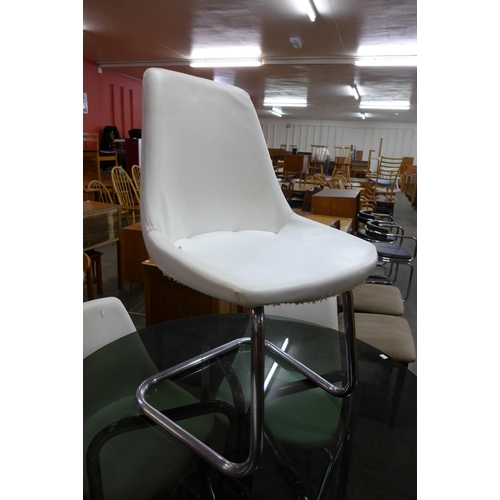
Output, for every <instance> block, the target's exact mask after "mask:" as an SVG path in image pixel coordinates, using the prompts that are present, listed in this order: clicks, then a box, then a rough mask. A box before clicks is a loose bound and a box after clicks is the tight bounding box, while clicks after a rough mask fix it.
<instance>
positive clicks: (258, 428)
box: [136, 291, 357, 477]
mask: <svg viewBox="0 0 500 500" xmlns="http://www.w3.org/2000/svg"><path fill="white" fill-rule="evenodd" d="M342 305H343V310H344V311H346V313H345V314H344V331H345V336H346V359H347V367H346V382H345V385H344V386H343V387H337V386H336V385H333V384H331V383H330V382H328V381H327V380H325V379H324V378H323V377H321V376H320V375H318V374H317V373H316V372H314V371H313V370H311V369H310V368H308V367H307V366H305V365H304V364H302V363H301V362H300V361H298V360H296V359H295V358H293V357H292V356H290V355H289V354H287V353H286V352H284V351H282V350H281V349H279V348H278V347H276V346H275V345H274V344H272V343H271V342H269V341H267V340H265V335H264V307H256V308H252V309H250V323H251V337H243V338H240V339H236V340H233V341H232V342H228V343H227V344H224V345H222V346H219V347H216V348H215V349H212V350H211V351H208V352H206V353H204V354H202V355H200V356H197V357H194V358H191V359H190V360H188V361H184V362H182V363H179V364H178V365H176V366H174V367H172V368H169V369H168V370H164V371H163V372H160V373H158V374H155V375H153V376H151V377H149V378H148V379H146V380H145V381H144V382H143V383H142V384H141V385H140V386H139V388H138V389H137V393H136V401H137V405H138V406H139V408H140V409H141V411H142V412H143V413H144V414H145V415H147V416H148V417H150V418H151V420H153V421H154V422H156V423H157V424H158V425H159V426H161V427H162V428H164V429H165V430H167V431H169V432H170V433H171V434H173V435H174V436H175V437H176V438H177V439H179V441H181V442H182V443H184V444H185V445H186V446H188V447H189V448H191V449H192V450H193V451H195V452H196V453H197V454H198V455H199V456H201V457H202V458H203V459H204V460H205V461H206V462H208V463H209V464H210V465H212V466H213V467H215V468H216V469H218V470H219V471H221V472H223V473H224V474H226V475H227V476H231V477H244V476H247V475H248V474H251V473H252V472H253V471H254V470H255V468H256V467H257V465H258V461H259V459H260V456H261V454H262V448H263V439H264V389H263V387H264V348H267V349H268V350H269V351H270V352H272V353H273V354H275V355H276V356H278V357H280V358H282V359H283V360H285V361H286V362H288V363H289V364H290V365H291V366H293V367H294V368H295V369H296V370H297V371H298V372H299V373H301V374H302V375H304V376H305V377H306V378H307V379H308V380H310V381H311V382H313V383H314V384H315V385H317V386H318V387H321V388H322V389H323V390H324V391H326V392H328V393H329V394H332V395H334V396H337V397H346V396H348V395H349V394H351V392H352V391H353V389H354V387H355V386H356V383H357V354H356V332H355V326H354V308H353V304H352V292H351V291H347V292H344V293H342ZM243 344H250V345H251V351H250V352H251V354H250V359H251V369H250V385H251V389H250V390H251V392H250V394H251V396H250V452H249V455H248V458H247V459H246V460H245V462H242V463H235V462H231V461H230V460H227V459H226V458H224V457H223V456H222V455H220V454H219V453H217V452H215V451H214V450H212V449H211V448H210V447H209V446H207V445H206V444H205V443H203V442H202V441H200V440H199V439H197V438H196V437H194V436H193V435H191V434H190V433H189V432H187V431H185V430H184V429H183V428H182V427H181V426H180V425H178V424H177V423H176V422H174V421H173V420H171V419H169V418H168V417H166V416H165V415H164V414H163V413H161V412H160V411H159V410H157V409H156V408H154V407H153V406H152V405H150V404H149V403H148V402H147V401H146V392H147V390H148V389H149V388H150V387H151V386H153V385H154V384H157V383H159V382H161V381H163V380H166V379H169V378H172V377H174V376H175V375H177V374H179V373H182V372H185V371H187V370H190V369H192V368H194V367H196V366H198V365H201V364H203V363H205V362H207V361H209V360H211V359H213V358H215V357H217V356H220V355H221V354H224V353H226V352H229V351H232V350H234V349H236V348H238V347H239V346H241V345H243Z"/></svg>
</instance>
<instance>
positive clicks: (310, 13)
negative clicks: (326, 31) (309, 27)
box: [304, 0, 316, 22]
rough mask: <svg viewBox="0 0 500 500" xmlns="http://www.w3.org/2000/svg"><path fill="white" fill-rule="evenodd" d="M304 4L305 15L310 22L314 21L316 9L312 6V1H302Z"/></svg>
mask: <svg viewBox="0 0 500 500" xmlns="http://www.w3.org/2000/svg"><path fill="white" fill-rule="evenodd" d="M304 2H305V4H306V10H307V15H308V16H309V19H310V20H311V22H314V21H315V20H316V8H315V6H314V2H313V1H312V0H304Z"/></svg>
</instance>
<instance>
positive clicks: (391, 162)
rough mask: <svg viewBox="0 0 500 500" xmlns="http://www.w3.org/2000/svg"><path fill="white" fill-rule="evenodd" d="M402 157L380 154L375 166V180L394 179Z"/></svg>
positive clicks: (397, 174)
mask: <svg viewBox="0 0 500 500" xmlns="http://www.w3.org/2000/svg"><path fill="white" fill-rule="evenodd" d="M402 163H403V158H389V157H387V156H381V157H380V160H379V163H378V167H377V180H384V181H395V180H396V179H397V178H398V176H399V174H400V172H401V166H402Z"/></svg>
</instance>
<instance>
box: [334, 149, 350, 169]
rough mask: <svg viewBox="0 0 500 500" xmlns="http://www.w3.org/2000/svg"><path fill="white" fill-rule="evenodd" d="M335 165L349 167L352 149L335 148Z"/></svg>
mask: <svg viewBox="0 0 500 500" xmlns="http://www.w3.org/2000/svg"><path fill="white" fill-rule="evenodd" d="M334 151H335V157H334V162H335V164H339V165H350V164H351V161H352V149H351V147H350V146H335V148H334Z"/></svg>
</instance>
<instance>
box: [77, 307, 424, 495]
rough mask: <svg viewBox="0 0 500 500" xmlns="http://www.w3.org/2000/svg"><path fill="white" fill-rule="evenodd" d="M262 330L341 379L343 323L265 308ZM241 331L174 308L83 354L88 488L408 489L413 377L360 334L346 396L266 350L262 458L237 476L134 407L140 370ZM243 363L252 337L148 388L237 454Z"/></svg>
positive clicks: (222, 319)
mask: <svg viewBox="0 0 500 500" xmlns="http://www.w3.org/2000/svg"><path fill="white" fill-rule="evenodd" d="M265 329H266V339H267V340H269V341H271V342H272V343H273V344H275V345H276V346H278V347H280V348H282V349H283V350H285V351H286V352H288V353H289V354H290V355H292V356H293V357H295V358H297V359H298V360H299V361H301V362H302V363H304V364H305V365H306V366H308V367H310V368H312V369H313V370H315V371H316V372H317V373H319V374H320V375H322V376H324V377H325V378H327V379H328V380H329V381H330V382H331V383H338V384H339V385H341V384H342V383H343V377H344V372H343V370H344V350H343V349H344V347H343V346H344V343H343V334H342V333H339V332H337V331H335V330H331V329H328V328H324V327H320V326H317V325H312V324H310V323H304V322H300V321H296V320H289V319H284V318H279V317H273V316H267V317H266V323H265ZM248 332H249V317H248V316H247V315H244V314H223V315H210V316H197V317H192V318H185V319H181V320H175V321H170V322H167V323H163V324H160V325H155V326H152V327H149V328H146V329H144V330H141V331H140V332H138V333H137V332H136V333H134V334H131V335H128V336H126V337H123V338H122V339H119V340H118V341H116V342H114V343H112V344H110V345H109V346H106V347H104V348H102V349H100V350H99V351H97V352H96V353H94V354H92V355H91V356H89V357H88V358H86V359H85V360H84V453H85V452H87V453H86V460H87V462H86V467H85V469H84V495H85V497H87V498H89V497H90V498H122V499H125V498H136V499H137V500H141V499H142V498H144V499H150V498H151V499H153V498H154V499H160V498H165V499H195V498H201V499H204V498H207V499H208V498H220V499H233V498H234V499H236V498H238V499H240V498H249V499H272V500H281V499H283V500H285V499H303V500H305V499H320V498H322V499H337V498H338V499H341V498H347V499H364V498H366V499H370V500H371V499H379V498H380V499H398V500H399V499H411V498H416V489H417V487H416V404H417V401H416V377H415V376H414V375H413V374H412V373H410V372H408V371H407V370H406V369H405V368H404V367H403V366H402V365H400V364H399V363H397V362H395V361H393V360H391V359H389V358H388V357H387V356H385V355H384V354H383V353H380V352H379V351H377V350H376V349H373V348H372V347H370V346H368V345H367V344H365V343H363V342H360V341H358V343H357V347H358V385H357V387H356V389H355V391H354V393H353V394H352V395H351V396H349V397H347V398H345V399H339V398H336V397H334V396H331V395H329V394H327V393H326V392H324V391H322V390H321V389H319V388H315V387H313V386H312V385H311V384H310V383H308V382H306V381H305V380H304V377H303V376H302V375H301V374H300V373H298V372H296V371H295V370H294V369H293V368H292V367H290V366H287V364H286V362H285V361H283V360H282V359H279V360H277V359H274V358H273V356H272V355H271V354H270V353H268V355H267V357H266V369H265V370H266V372H265V375H266V379H265V390H266V399H265V422H266V428H265V444H264V450H263V455H262V461H261V464H260V465H259V467H258V469H257V471H256V472H254V473H253V474H252V475H251V476H249V477H247V478H244V479H239V480H236V479H233V478H229V477H226V476H223V475H222V474H220V473H216V472H215V471H214V470H213V469H211V467H210V466H208V465H206V464H205V463H203V461H202V460H201V459H199V458H198V457H196V456H195V455H194V454H193V453H191V451H190V450H188V449H187V448H186V447H185V446H184V445H182V444H180V443H178V442H176V440H175V438H173V437H172V436H171V435H170V434H169V433H167V432H165V431H163V430H162V429H160V428H159V427H158V426H157V425H155V424H154V423H153V422H152V421H150V420H149V419H148V418H147V417H145V416H144V415H142V414H141V412H140V411H139V410H138V409H137V406H136V405H135V391H136V389H137V387H138V386H139V384H140V383H141V382H142V381H143V380H144V379H145V378H147V377H149V376H150V375H152V374H154V373H156V372H161V371H163V370H166V369H168V368H171V367H173V366H175V365H176V364H178V363H180V362H182V361H185V360H187V359H190V358H192V357H195V356H198V355H199V354H200V353H202V352H206V351H208V350H210V349H212V348H214V347H217V346H218V345H221V344H224V343H226V342H229V341H230V340H233V339H237V338H240V337H246V336H248ZM249 371H250V363H249V346H248V345H241V346H239V347H238V348H235V349H234V351H231V352H229V353H227V354H225V355H222V356H220V357H219V358H217V359H215V360H212V361H210V362H207V363H206V364H205V365H203V366H201V367H200V366H198V367H196V368H195V369H193V370H192V372H190V373H186V374H182V375H181V376H176V377H175V378H172V379H170V380H166V381H162V382H160V383H158V384H155V385H154V386H153V387H151V388H150V389H149V391H150V393H148V394H147V398H148V400H150V401H151V402H152V404H153V403H154V404H155V405H156V406H157V407H159V408H161V409H162V411H165V414H166V415H167V416H169V417H170V418H172V419H173V420H175V421H176V422H177V423H179V424H180V425H181V426H183V427H184V426H185V427H186V428H188V429H189V431H190V432H193V433H194V434H195V435H197V437H199V439H200V440H202V441H205V442H209V443H210V445H211V446H212V447H214V448H215V449H216V450H217V451H218V452H219V453H220V454H222V455H223V456H225V457H226V458H228V459H231V460H244V459H245V458H246V454H245V453H246V446H247V445H248V419H247V411H248V401H249V390H250V389H249V384H248V381H249ZM96 457H97V459H96ZM88 460H90V462H89V461H88ZM89 464H90V465H89ZM115 483H116V484H115ZM96 484H97V486H96ZM120 488H122V491H120ZM123 490H125V492H124V491H123ZM94 491H97V492H98V493H97V494H94ZM101 494H102V496H100V495H101ZM93 495H94V496H93ZM95 495H97V496H95ZM127 495H128V496H127Z"/></svg>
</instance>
